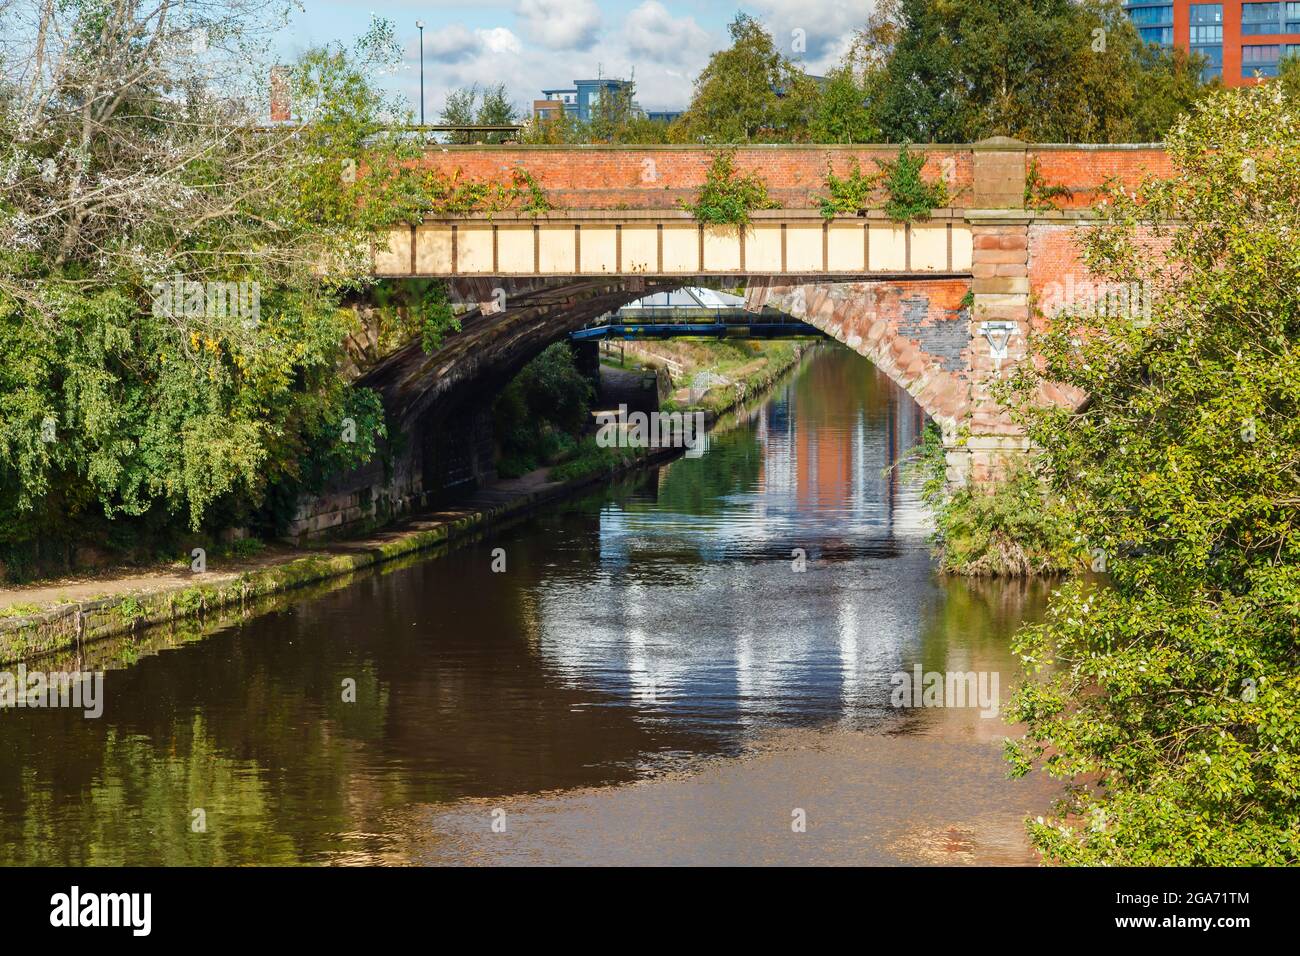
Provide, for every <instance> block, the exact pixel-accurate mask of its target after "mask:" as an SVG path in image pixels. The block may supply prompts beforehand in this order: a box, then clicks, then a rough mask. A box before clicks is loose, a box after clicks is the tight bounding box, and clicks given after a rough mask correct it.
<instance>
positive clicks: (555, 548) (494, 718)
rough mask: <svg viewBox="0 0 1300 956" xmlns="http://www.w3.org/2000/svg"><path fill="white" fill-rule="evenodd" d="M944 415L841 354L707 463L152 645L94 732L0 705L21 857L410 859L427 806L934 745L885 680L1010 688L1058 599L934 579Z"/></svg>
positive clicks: (922, 721) (8, 829) (123, 676)
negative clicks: (416, 822)
mask: <svg viewBox="0 0 1300 956" xmlns="http://www.w3.org/2000/svg"><path fill="white" fill-rule="evenodd" d="M920 427H921V414H920V412H919V410H918V409H917V408H916V406H915V405H914V404H913V403H912V401H911V399H910V398H908V397H907V396H906V395H905V394H904V393H902V392H900V391H899V390H898V389H897V388H895V387H894V386H893V385H892V384H890V383H889V382H888V380H887V379H885V378H884V376H882V375H880V374H878V373H877V372H875V371H874V370H873V369H872V367H871V366H870V365H868V364H867V363H866V362H865V361H864V360H862V359H860V358H859V357H857V356H856V355H853V354H851V353H849V352H847V351H845V350H842V349H839V348H835V349H828V350H824V351H822V352H820V353H819V354H817V355H815V356H814V357H812V358H811V359H810V360H809V361H808V362H807V363H806V364H805V366H804V367H803V368H802V369H801V370H800V372H799V373H798V375H797V376H796V377H795V378H794V379H792V380H791V382H790V383H789V384H788V385H786V386H785V387H784V388H782V389H781V390H780V392H779V393H778V394H777V395H775V396H774V397H773V398H772V399H771V400H770V401H768V402H766V403H765V404H763V405H761V406H760V407H759V408H757V409H755V410H752V411H751V412H747V413H745V414H743V415H741V416H739V417H738V419H737V420H736V421H733V422H731V423H729V424H728V426H727V427H726V428H724V429H723V430H721V431H720V432H719V433H717V434H716V435H715V436H714V438H713V441H712V442H711V445H710V449H709V452H708V454H707V455H705V456H704V457H703V458H700V459H683V460H680V461H677V462H675V463H673V464H672V465H670V466H668V467H666V468H664V469H661V470H660V471H659V472H658V473H656V474H649V475H644V476H641V477H640V478H638V479H636V480H634V481H633V482H631V483H629V484H626V485H623V486H620V487H617V488H613V489H607V490H603V491H602V492H600V493H599V494H597V495H594V496H592V497H590V498H587V499H585V500H581V501H574V502H569V503H566V504H564V505H561V506H557V507H554V508H552V509H549V510H547V511H546V512H544V513H542V514H540V515H538V516H537V517H536V518H534V519H532V520H530V521H528V522H526V523H524V524H522V525H519V526H517V527H515V528H513V529H510V530H508V531H505V532H501V533H499V534H497V535H495V536H493V537H491V538H490V539H488V540H486V541H484V542H482V543H481V544H478V545H475V546H472V547H467V548H464V549H461V550H458V551H454V552H452V553H451V554H450V555H448V556H446V557H443V558H440V559H437V560H430V561H425V562H422V563H416V564H413V565H411V566H408V567H404V568H400V569H393V568H388V569H385V570H384V571H382V572H380V573H375V574H372V575H368V576H364V577H362V578H361V580H360V581H359V583H357V584H356V585H354V586H351V587H349V588H346V589H342V590H338V591H335V592H333V593H329V594H325V595H324V596H321V597H315V598H313V599H310V600H306V599H304V600H301V601H298V602H296V603H294V604H292V605H290V606H288V607H287V608H285V609H284V610H281V611H277V612H275V613H272V614H269V615H266V616H264V617H261V618H257V619H254V620H251V621H249V622H246V623H243V624H240V625H238V626H233V627H229V628H226V629H225V630H223V631H221V632H220V633H217V634H215V635H213V636H211V637H209V638H208V639H206V640H204V641H202V642H199V643H194V644H189V645H186V646H184V647H181V648H179V649H176V650H170V651H166V652H163V653H160V654H157V655H156V656H152V657H145V658H142V659H141V660H140V661H139V663H137V664H135V665H134V666H131V667H127V668H125V669H121V670H116V671H113V672H111V673H110V674H109V675H108V679H107V682H106V692H105V693H106V706H105V713H104V716H103V718H102V719H100V720H98V721H87V720H83V719H82V718H81V717H80V716H79V715H75V714H70V713H64V712H32V711H19V712H9V713H5V714H0V862H4V863H14V862H39V863H146V862H161V863H241V862H280V863H288V862H303V861H305V862H318V861H329V860H340V859H346V860H393V859H395V860H401V859H403V852H404V851H403V850H402V847H404V846H406V845H408V841H406V840H405V839H403V834H402V833H401V832H399V831H400V828H401V826H403V825H405V824H402V823H398V822H395V821H398V820H402V819H403V813H402V811H403V810H404V809H405V808H407V807H409V806H411V805H413V804H423V803H444V802H448V801H452V800H456V799H458V798H463V797H492V796H498V795H505V794H516V793H527V792H535V791H541V790H548V789H564V788H572V787H580V786H593V785H602V784H612V783H618V782H622V781H627V780H631V779H634V778H637V777H640V776H643V775H645V774H648V773H654V772H657V771H659V770H662V769H664V768H671V767H676V766H679V765H680V764H681V762H682V760H683V759H685V758H688V757H692V756H696V755H711V754H726V753H730V752H734V751H735V750H737V749H738V748H739V747H740V746H741V745H742V744H743V743H744V742H745V741H746V740H747V739H749V738H750V737H751V735H753V734H755V733H756V732H760V731H763V730H766V729H769V728H781V727H789V726H799V725H811V724H827V723H836V724H843V725H846V726H851V727H874V726H877V725H879V724H880V723H881V722H883V721H889V722H890V725H891V726H897V727H899V728H900V729H906V730H909V731H919V732H925V727H926V721H931V722H932V721H934V720H942V719H946V718H945V716H942V715H934V714H925V715H920V716H918V717H913V718H909V719H908V720H907V721H902V722H900V721H899V719H898V717H897V715H896V712H894V711H892V710H890V709H889V708H888V706H887V702H888V695H889V690H890V684H889V680H888V677H889V675H890V674H891V673H893V672H894V671H897V670H900V669H907V668H910V667H911V665H912V663H914V662H919V663H922V664H924V666H925V667H926V668H927V669H929V668H938V669H942V668H944V667H945V666H949V665H951V666H954V667H961V668H963V669H967V668H978V669H990V668H999V669H1003V670H1004V672H1006V673H1008V674H1009V673H1010V671H1011V668H1012V662H1011V661H1010V658H1009V655H1008V653H1007V650H1006V646H1007V636H1008V634H1009V633H1010V631H1011V630H1012V629H1013V628H1014V627H1015V624H1016V622H1017V621H1018V620H1019V618H1020V617H1021V616H1022V615H1023V614H1026V613H1030V614H1035V613H1037V605H1038V602H1039V600H1040V595H1039V594H1038V593H1037V591H1036V590H1034V589H1025V588H1014V589H1010V588H1006V587H1002V586H995V585H987V584H986V585H980V586H971V585H966V584H961V583H955V584H954V583H944V582H942V581H940V580H938V579H936V578H935V576H934V575H933V573H932V570H931V565H930V562H929V558H928V554H927V542H926V539H925V521H924V515H923V512H922V511H921V509H920V506H919V502H918V500H917V497H916V494H915V492H914V490H911V489H909V488H908V487H906V485H905V484H904V483H902V482H900V481H899V479H898V477H897V475H896V474H892V473H891V474H886V473H885V470H886V468H887V467H888V466H889V465H890V464H892V463H894V462H896V461H897V460H898V458H899V457H900V456H901V455H902V454H903V453H904V452H905V451H906V450H907V448H909V447H910V446H911V444H913V443H914V442H915V440H916V438H917V436H918V434H919V431H920ZM495 547H504V548H505V549H506V552H507V572H506V573H504V574H495V573H493V572H492V570H491V565H492V558H491V549H492V548H495ZM796 549H800V550H802V552H803V553H804V555H805V556H806V560H807V565H806V570H805V571H802V572H798V571H795V570H794V561H795V557H794V556H793V555H792V552H794V551H795V550H796ZM345 680H352V681H355V683H356V687H357V694H356V702H355V703H347V702H344V700H343V694H342V687H343V684H344V681H345ZM1009 683H1010V679H1009V678H1008V679H1006V680H1004V693H1005V688H1006V685H1008V684H1009ZM989 724H990V732H993V731H994V730H996V731H1001V729H1002V728H1001V725H1000V724H998V723H997V722H996V721H993V722H989ZM197 808H201V809H204V810H205V813H206V823H207V831H206V832H205V833H195V832H193V829H192V823H193V815H192V811H193V810H194V809H197Z"/></svg>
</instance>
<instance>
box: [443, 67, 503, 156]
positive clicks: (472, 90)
mask: <svg viewBox="0 0 1300 956" xmlns="http://www.w3.org/2000/svg"><path fill="white" fill-rule="evenodd" d="M441 119H442V122H443V124H444V125H446V126H508V125H510V124H511V123H515V122H517V121H518V119H519V111H518V110H517V109H516V108H515V105H514V104H513V103H512V102H510V97H509V96H508V95H507V94H506V85H505V84H504V83H498V84H497V85H495V86H489V87H486V88H484V89H482V90H480V89H479V88H478V87H477V86H465V87H460V88H459V89H454V90H449V91H448V92H447V99H446V100H445V101H444V103H443V107H442V116H441ZM513 135H514V134H512V133H475V132H471V131H469V130H457V131H455V132H452V133H449V134H448V136H447V141H448V142H450V143H456V144H458V145H462V146H463V145H466V144H469V143H503V142H505V141H506V140H508V139H511V138H513Z"/></svg>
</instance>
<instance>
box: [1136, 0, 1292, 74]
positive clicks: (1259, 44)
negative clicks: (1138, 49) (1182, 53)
mask: <svg viewBox="0 0 1300 956" xmlns="http://www.w3.org/2000/svg"><path fill="white" fill-rule="evenodd" d="M1124 9H1125V10H1126V11H1127V12H1128V15H1129V18H1130V19H1131V20H1132V21H1133V24H1134V26H1136V27H1137V28H1138V32H1139V33H1141V34H1142V38H1143V39H1144V40H1146V41H1147V42H1148V43H1158V44H1160V45H1161V46H1178V47H1181V48H1182V49H1184V50H1192V51H1194V52H1196V53H1200V54H1202V55H1203V56H1205V57H1206V59H1207V61H1208V63H1207V65H1206V67H1205V76H1206V78H1209V77H1216V76H1217V77H1222V79H1223V82H1224V84H1225V85H1227V86H1243V85H1246V84H1248V83H1254V82H1257V78H1258V77H1269V76H1277V65H1278V62H1279V61H1280V60H1281V59H1282V58H1283V57H1285V56H1288V55H1296V54H1300V2H1298V0H1274V2H1268V3H1258V2H1243V0H1224V2H1222V3H1196V2H1192V0H1125V2H1124Z"/></svg>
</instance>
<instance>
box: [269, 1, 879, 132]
mask: <svg viewBox="0 0 1300 956" xmlns="http://www.w3.org/2000/svg"><path fill="white" fill-rule="evenodd" d="M301 3H302V5H303V9H302V10H301V11H299V12H296V13H295V14H294V15H293V18H292V22H291V24H290V26H289V27H288V28H287V29H286V30H284V31H283V34H282V36H281V37H280V38H279V40H278V43H277V46H278V48H279V52H280V55H281V56H283V57H284V58H286V59H289V58H292V57H293V55H294V54H296V53H298V52H300V51H301V50H303V49H305V48H307V47H309V46H313V45H317V44H323V43H327V42H344V43H348V44H350V43H351V42H352V41H353V40H354V39H356V38H357V37H359V36H360V35H361V34H362V33H364V32H365V30H366V28H367V26H368V25H369V23H370V19H371V17H372V16H377V17H382V18H385V19H388V20H391V21H392V22H393V24H394V26H395V27H396V29H397V35H398V37H399V38H400V39H401V40H402V41H403V43H404V48H405V59H404V62H403V64H402V66H401V67H400V68H399V69H398V70H397V71H396V72H395V73H394V74H393V75H392V76H390V77H388V78H387V79H386V80H385V85H386V86H388V87H389V88H390V89H392V90H393V91H395V92H401V93H403V94H406V95H407V96H409V100H410V103H411V108H412V110H413V111H414V112H415V113H416V114H417V115H418V112H419V89H420V72H419V44H418V39H419V31H418V30H417V29H416V27H415V22H416V21H417V20H423V21H424V24H425V28H424V82H425V114H426V119H427V121H428V122H431V123H432V122H436V121H437V119H438V114H439V113H440V112H441V111H442V106H443V102H444V100H445V99H446V95H447V92H448V91H449V90H452V89H456V88H458V87H463V86H470V85H474V84H476V85H478V86H480V87H481V86H484V85H488V84H493V85H494V84H497V83H505V84H506V89H507V92H508V93H509V94H510V96H511V98H512V99H513V100H514V101H515V102H516V104H517V105H518V106H520V107H521V108H523V109H526V110H527V109H530V108H531V105H532V101H533V100H534V99H540V98H541V90H542V89H543V87H546V88H555V87H569V86H571V85H572V83H573V81H574V80H575V79H590V78H593V77H596V76H598V75H600V76H606V77H619V78H628V77H631V76H632V75H633V71H634V70H635V77H636V86H637V101H638V102H639V103H640V104H641V106H642V107H644V108H646V109H650V110H662V109H685V108H686V106H687V105H688V104H689V102H690V98H691V89H692V86H693V84H694V80H695V77H696V76H697V75H698V74H699V72H700V70H701V69H702V68H703V67H704V66H705V64H707V63H708V60H709V55H710V54H711V53H713V52H715V51H717V50H720V49H723V48H725V47H726V46H728V45H729V39H728V36H727V24H728V23H729V22H730V21H731V19H732V18H733V17H734V16H735V15H736V13H737V12H738V11H744V12H745V13H748V14H750V15H752V16H754V17H756V18H758V19H759V20H761V21H762V22H763V23H764V24H765V25H766V27H767V28H768V30H769V31H770V32H771V33H772V36H773V38H774V39H775V40H776V43H777V45H778V47H780V48H781V50H782V52H784V53H785V54H786V55H787V56H791V57H792V58H793V59H795V60H798V61H801V62H802V63H803V65H804V68H805V69H806V70H807V71H808V72H810V73H815V74H824V73H825V72H826V71H827V70H829V69H830V68H831V67H832V66H834V65H835V63H836V62H837V61H838V60H839V58H840V55H841V53H842V52H843V50H844V49H845V47H846V44H847V41H848V38H849V37H850V36H851V34H852V32H853V30H855V29H857V28H859V27H861V26H862V25H863V24H864V23H865V22H866V19H867V16H868V14H869V12H870V9H871V3H870V0H747V2H744V3H739V4H737V3H734V2H727V0H714V2H709V0H600V2H597V0H476V2H472V3H466V2H463V0H370V2H367V0H361V2H356V3H347V2H342V0H301ZM800 31H801V32H800Z"/></svg>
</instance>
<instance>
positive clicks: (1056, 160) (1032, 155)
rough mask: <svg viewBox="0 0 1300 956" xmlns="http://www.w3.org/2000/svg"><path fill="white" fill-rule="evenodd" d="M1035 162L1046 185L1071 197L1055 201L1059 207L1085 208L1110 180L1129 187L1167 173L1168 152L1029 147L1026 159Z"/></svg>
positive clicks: (1150, 148)
mask: <svg viewBox="0 0 1300 956" xmlns="http://www.w3.org/2000/svg"><path fill="white" fill-rule="evenodd" d="M1034 161H1037V163H1038V171H1039V175H1041V176H1042V178H1043V181H1044V182H1045V183H1046V185H1048V186H1065V187H1066V188H1068V189H1069V190H1070V191H1071V192H1072V194H1073V195H1072V196H1070V197H1069V198H1068V199H1067V198H1061V199H1058V200H1056V201H1055V202H1056V205H1058V206H1060V207H1061V208H1063V209H1087V208H1088V207H1090V206H1092V205H1094V204H1095V203H1096V202H1097V200H1098V199H1100V198H1101V192H1100V190H1101V187H1102V185H1103V184H1104V183H1105V182H1106V181H1107V180H1110V179H1114V180H1115V181H1117V182H1118V183H1120V184H1122V185H1123V186H1125V187H1127V188H1129V189H1132V188H1134V187H1136V186H1137V185H1138V184H1139V183H1140V182H1141V181H1142V179H1143V178H1144V177H1146V176H1156V177H1160V176H1168V175H1169V174H1170V173H1171V172H1172V170H1173V164H1172V163H1171V162H1170V159H1169V155H1168V154H1167V153H1166V152H1165V151H1164V150H1163V149H1161V148H1160V147H1158V146H1112V147H1096V148H1092V147H1089V148H1081V147H1074V148H1070V147H1065V148H1058V147H1042V146H1031V147H1029V150H1028V162H1029V163H1031V164H1032V163H1033V162H1034Z"/></svg>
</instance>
